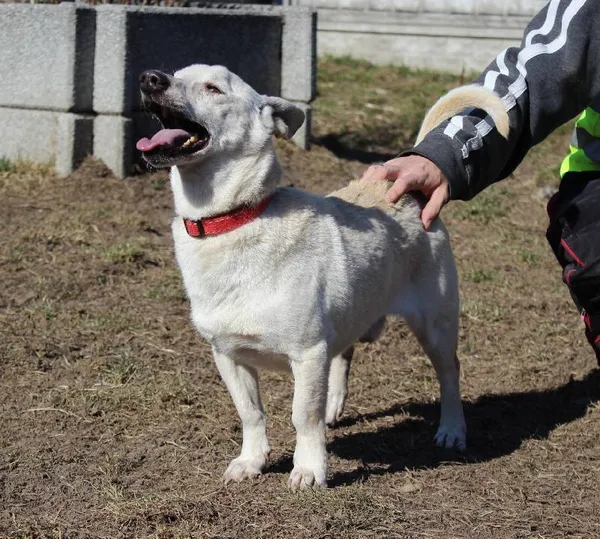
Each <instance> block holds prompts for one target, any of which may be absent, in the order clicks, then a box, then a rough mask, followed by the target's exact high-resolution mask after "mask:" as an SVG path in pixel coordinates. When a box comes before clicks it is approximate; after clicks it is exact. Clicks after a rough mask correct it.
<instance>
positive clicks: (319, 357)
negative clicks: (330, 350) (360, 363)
mask: <svg viewBox="0 0 600 539" xmlns="http://www.w3.org/2000/svg"><path fill="white" fill-rule="evenodd" d="M291 364H292V372H293V374H294V401H293V404H292V422H293V424H294V427H295V429H296V451H295V452H294V469H293V470H292V474H291V476H290V487H291V488H292V490H296V489H299V488H306V487H312V486H313V485H316V486H320V487H326V486H327V451H326V448H325V432H326V431H325V405H326V403H327V374H328V372H327V371H328V368H329V361H328V357H327V351H326V346H325V345H322V346H316V347H313V348H311V349H310V350H308V351H306V352H305V353H303V354H301V355H300V356H299V357H298V358H292V361H291Z"/></svg>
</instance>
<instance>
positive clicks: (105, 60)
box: [94, 5, 283, 116]
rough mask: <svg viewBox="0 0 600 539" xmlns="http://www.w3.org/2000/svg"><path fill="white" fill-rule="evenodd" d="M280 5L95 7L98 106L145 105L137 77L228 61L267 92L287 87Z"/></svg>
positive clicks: (116, 110)
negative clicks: (154, 71) (284, 84)
mask: <svg viewBox="0 0 600 539" xmlns="http://www.w3.org/2000/svg"><path fill="white" fill-rule="evenodd" d="M282 27H283V23H282V17H281V8H273V9H268V8H260V9H258V8H255V9H252V8H250V7H244V8H239V9H192V8H186V9H179V8H160V7H134V6H122V5H101V6H98V7H97V32H96V61H95V70H94V73H95V74H94V80H95V92H94V110H95V111H96V112H98V113H100V114H119V115H125V116H129V115H130V114H131V113H132V112H134V111H136V110H139V108H140V104H139V86H138V76H139V74H140V73H141V72H142V71H144V70H146V69H161V70H163V71H167V72H173V71H176V70H177V69H180V68H182V67H186V66H188V65H190V64H194V63H205V64H222V65H225V66H226V67H227V68H229V69H230V70H231V71H233V72H234V73H237V74H238V75H239V76H240V77H242V78H243V79H244V80H246V81H247V82H248V83H249V84H251V85H252V86H253V87H254V88H256V90H257V91H259V92H261V93H264V94H271V95H279V92H280V88H281V54H280V50H281V36H282Z"/></svg>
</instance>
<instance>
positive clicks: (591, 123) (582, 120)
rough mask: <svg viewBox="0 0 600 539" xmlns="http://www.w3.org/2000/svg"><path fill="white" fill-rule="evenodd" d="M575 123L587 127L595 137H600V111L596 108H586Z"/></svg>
mask: <svg viewBox="0 0 600 539" xmlns="http://www.w3.org/2000/svg"><path fill="white" fill-rule="evenodd" d="M575 125H576V126H577V127H581V128H583V129H585V130H586V131H587V132H588V133H589V134H590V135H592V136H593V137H600V113H598V112H596V111H595V110H594V109H591V108H587V109H585V110H584V111H583V112H582V114H581V116H580V117H579V118H578V119H577V122H576V123H575Z"/></svg>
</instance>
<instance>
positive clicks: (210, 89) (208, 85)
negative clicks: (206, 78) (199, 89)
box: [204, 82, 223, 94]
mask: <svg viewBox="0 0 600 539" xmlns="http://www.w3.org/2000/svg"><path fill="white" fill-rule="evenodd" d="M204 89H205V90H206V91H207V92H210V93H211V94H222V93H223V92H222V91H221V89H220V88H219V87H218V86H215V85H214V84H213V83H212V82H207V83H206V84H205V85H204Z"/></svg>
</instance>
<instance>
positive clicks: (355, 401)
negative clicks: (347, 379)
mask: <svg viewBox="0 0 600 539" xmlns="http://www.w3.org/2000/svg"><path fill="white" fill-rule="evenodd" d="M319 68H320V78H319V97H318V99H317V100H316V102H315V118H314V121H315V138H316V142H315V144H314V145H313V147H312V149H311V150H310V151H309V152H302V151H300V150H298V149H296V148H295V147H293V146H292V145H290V144H279V143H278V147H279V150H280V156H281V159H282V161H283V163H284V165H285V167H286V169H287V176H286V182H287V183H293V184H295V185H297V186H300V187H305V188H308V189H311V190H314V191H317V192H320V193H326V192H328V191H330V190H332V189H334V188H337V187H339V186H341V185H343V184H344V183H346V182H347V181H348V180H350V179H351V178H353V177H356V176H358V175H359V174H360V172H361V171H362V170H363V169H364V168H365V163H367V162H369V161H373V160H381V159H385V158H386V157H387V156H391V155H393V154H394V153H395V152H397V151H398V150H400V149H401V148H405V147H408V146H409V144H410V140H411V139H412V137H413V136H414V133H415V131H416V128H417V125H418V122H419V119H420V117H421V116H422V114H423V112H424V110H425V108H426V107H427V106H428V105H429V104H431V103H432V102H433V101H434V100H435V99H436V98H437V97H438V96H439V95H440V94H441V93H442V92H443V91H444V90H446V89H448V88H450V87H452V86H454V85H456V84H458V83H459V80H458V79H456V78H455V77H450V76H446V75H435V74H428V73H414V72H410V71H408V70H403V69H392V68H374V67H372V66H369V65H367V64H362V63H355V62H349V61H341V60H337V61H336V60H332V59H329V60H323V61H321V63H320V66H319ZM568 138H569V134H568V129H563V130H561V131H560V132H559V133H557V134H555V135H554V136H553V137H551V139H549V140H548V141H546V142H545V143H544V144H543V145H541V146H540V147H539V148H537V149H536V150H535V151H533V152H532V153H531V154H530V156H529V157H528V158H527V160H526V161H525V162H524V163H523V165H522V166H521V167H520V168H519V169H518V171H517V172H516V173H515V174H514V175H513V177H511V178H509V179H508V180H507V181H505V182H502V183H501V184H498V185H496V186H494V187H492V188H491V189H489V190H488V191H487V192H485V193H483V194H482V195H481V196H479V197H478V198H477V199H475V200H474V201H472V202H471V203H468V204H466V203H454V204H452V205H451V206H450V207H448V208H447V209H446V211H445V213H444V217H445V221H446V223H447V225H448V228H449V229H450V232H451V235H452V240H453V245H454V249H455V253H456V256H457V259H458V264H459V270H460V276H461V290H462V315H461V339H460V348H459V355H460V357H461V359H462V364H463V381H462V383H463V386H462V391H463V395H464V405H465V410H466V417H467V423H468V427H469V444H470V445H469V449H468V451H467V453H466V454H464V455H452V454H448V453H446V452H443V451H439V450H436V449H435V448H434V446H433V444H432V438H433V435H434V432H435V429H436V424H437V416H438V402H437V397H438V388H437V383H436V381H435V375H434V373H433V370H432V368H431V366H430V365H429V363H428V361H427V360H426V358H425V357H424V355H423V353H422V352H421V350H420V349H419V347H418V345H417V343H416V341H415V340H414V339H413V337H412V336H410V335H409V334H408V332H407V330H406V328H405V326H404V325H403V324H402V323H401V322H400V321H394V322H393V323H391V324H390V326H389V327H388V329H387V330H386V332H385V334H384V336H383V338H382V340H381V341H380V342H379V343H376V344H372V345H361V346H360V347H359V349H358V353H357V354H356V356H355V357H356V359H355V362H354V364H353V373H352V377H351V383H350V391H351V394H350V397H349V401H348V405H347V411H346V415H345V419H344V420H343V422H342V424H341V425H340V426H339V427H337V428H335V429H331V430H330V432H329V434H328V441H329V445H328V449H329V458H330V474H329V481H330V487H331V488H329V489H327V490H321V491H308V492H301V493H296V494H294V493H291V492H289V491H288V489H287V487H286V481H287V475H288V473H289V472H290V471H291V467H292V464H291V458H292V451H293V447H294V432H293V428H292V425H291V421H290V404H291V388H292V386H291V380H290V379H289V377H288V376H286V375H283V374H265V375H264V376H263V377H262V386H263V395H264V400H265V406H266V408H267V412H268V415H269V434H270V438H271V446H272V447H273V449H274V451H273V454H272V459H271V463H270V465H269V467H268V469H267V471H266V473H265V474H264V476H262V477H261V478H260V479H258V480H256V481H254V482H252V483H244V484H239V485H238V484H235V485H228V486H227V487H225V486H224V485H223V484H222V482H221V474H222V472H223V471H224V469H225V467H226V465H227V463H228V461H229V459H231V458H232V457H234V456H235V455H236V452H237V451H238V450H239V445H240V442H241V435H240V427H239V421H238V419H237V416H236V414H235V412H234V409H233V405H232V404H231V402H230V398H229V395H228V394H227V392H226V390H225V388H224V386H223V384H222V383H221V381H220V379H219V376H218V374H217V371H216V369H215V367H214V366H213V363H212V360H211V357H210V350H209V347H208V346H207V344H206V343H205V342H203V341H202V339H201V338H200V337H199V336H198V335H197V334H196V333H195V332H194V331H193V329H192V327H191V325H190V323H189V315H188V304H187V300H186V298H185V294H184V291H183V289H182V285H181V281H180V277H179V274H178V270H177V268H176V266H175V262H174V256H173V249H172V244H171V238H170V231H169V227H170V220H171V218H172V214H173V212H172V205H171V195H170V192H169V187H168V183H167V177H166V173H164V172H159V173H155V174H145V175H139V176H136V177H132V178H129V179H127V180H125V181H121V180H116V179H114V178H112V177H111V176H110V175H109V174H107V172H106V171H105V170H104V168H103V167H102V166H101V165H100V164H98V163H94V162H93V161H88V162H86V163H85V164H84V166H83V167H82V168H81V169H80V170H79V171H78V172H76V173H75V174H73V175H72V176H70V177H69V178H67V179H58V178H56V177H54V176H53V175H52V174H50V173H48V172H47V171H45V170H44V169H43V168H39V169H36V168H33V167H27V166H24V165H20V166H17V167H13V166H11V165H10V164H9V163H7V162H2V167H3V172H0V204H1V205H0V231H1V235H0V280H1V283H2V286H1V287H0V536H1V537H11V538H37V537H48V538H79V537H103V538H129V537H156V538H160V539H166V538H175V537H182V538H183V537H201V538H221V539H234V538H236V539H255V538H256V539H258V538H269V539H279V538H369V537H373V538H375V537H377V538H404V537H405V538H473V539H475V538H481V539H487V538H515V539H516V538H540V539H541V538H558V537H572V538H595V537H599V536H600V520H599V519H600V517H599V516H598V514H599V510H600V494H599V493H598V490H599V489H598V485H599V484H600V406H599V404H598V403H599V401H600V374H599V373H598V371H596V370H595V367H596V362H595V359H594V358H593V356H592V353H591V352H590V351H589V350H588V348H587V344H586V343H585V341H584V338H583V334H582V328H581V326H580V323H579V321H578V320H577V316H576V313H575V311H574V309H573V307H572V305H571V303H570V299H569V297H568V293H567V291H566V289H565V288H564V286H563V285H562V283H561V280H560V272H559V269H558V266H557V264H556V263H555V261H554V259H553V256H552V254H551V252H550V250H549V248H548V247H547V246H546V244H545V240H544V231H545V224H546V219H545V208H544V206H545V203H544V201H543V200H540V199H538V198H536V197H535V194H536V192H537V190H538V187H539V186H540V185H542V184H545V183H547V182H550V181H554V180H553V177H554V175H553V171H554V169H555V167H556V165H557V164H558V163H559V161H560V159H561V157H562V155H563V153H564V152H565V151H566V148H567V144H568ZM32 143H33V144H34V143H35V136H32ZM0 153H1V149H0Z"/></svg>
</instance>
